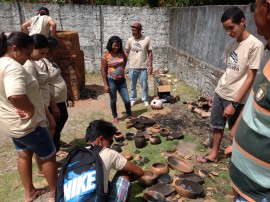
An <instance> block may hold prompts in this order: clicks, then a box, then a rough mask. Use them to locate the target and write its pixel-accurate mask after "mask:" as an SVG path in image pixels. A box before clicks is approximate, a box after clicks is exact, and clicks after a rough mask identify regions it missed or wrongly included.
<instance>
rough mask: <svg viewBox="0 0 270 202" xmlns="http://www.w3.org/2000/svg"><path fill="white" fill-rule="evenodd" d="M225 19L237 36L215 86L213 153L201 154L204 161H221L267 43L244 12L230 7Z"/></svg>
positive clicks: (228, 30)
mask: <svg viewBox="0 0 270 202" xmlns="http://www.w3.org/2000/svg"><path fill="white" fill-rule="evenodd" d="M221 22H222V25H223V28H224V29H225V31H226V32H227V34H228V35H229V36H230V37H232V38H234V39H235V40H232V41H230V42H229V44H228V46H227V48H226V55H225V56H226V58H225V60H226V64H227V68H226V71H225V73H224V74H223V76H222V77H221V78H220V80H219V82H218V85H217V87H216V89H215V96H214V99H213V103H212V112H211V118H210V127H211V129H213V130H214V135H213V149H212V152H211V154H209V155H205V156H203V157H200V156H199V157H197V161H198V162H200V163H207V162H217V161H218V153H219V146H220V143H221V140H222V137H223V133H224V127H225V124H226V121H227V120H228V123H229V128H230V129H232V127H233V125H234V123H235V121H236V120H237V117H238V116H239V114H240V112H241V110H242V108H243V106H244V104H245V102H246V99H247V95H248V92H249V89H250V87H251V86H252V83H253V81H254V78H255V76H256V73H257V70H258V69H259V66H260V61H261V58H262V55H263V44H262V42H261V41H259V40H258V39H257V38H255V37H254V36H253V35H252V34H250V33H249V32H248V30H247V29H246V18H245V15H244V12H243V11H242V10H241V9H239V8H238V7H235V6H233V7H229V8H228V9H227V10H226V11H225V12H224V13H223V15H222V17H221Z"/></svg>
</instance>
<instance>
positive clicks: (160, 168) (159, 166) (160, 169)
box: [151, 162, 169, 176]
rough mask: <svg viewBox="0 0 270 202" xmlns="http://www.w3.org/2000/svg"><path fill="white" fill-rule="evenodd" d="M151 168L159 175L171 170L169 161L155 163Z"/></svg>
mask: <svg viewBox="0 0 270 202" xmlns="http://www.w3.org/2000/svg"><path fill="white" fill-rule="evenodd" d="M151 170H152V171H153V172H154V173H155V174H156V175H157V176H159V175H160V174H162V173H168V172H169V168H168V165H167V163H159V162H157V163H154V164H153V165H152V167H151Z"/></svg>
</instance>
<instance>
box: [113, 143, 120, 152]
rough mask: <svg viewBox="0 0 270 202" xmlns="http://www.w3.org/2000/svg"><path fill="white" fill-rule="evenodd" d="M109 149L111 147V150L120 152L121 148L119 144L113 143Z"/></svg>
mask: <svg viewBox="0 0 270 202" xmlns="http://www.w3.org/2000/svg"><path fill="white" fill-rule="evenodd" d="M111 149H113V150H115V151H117V152H121V151H122V149H121V147H120V145H119V144H113V145H112V147H111Z"/></svg>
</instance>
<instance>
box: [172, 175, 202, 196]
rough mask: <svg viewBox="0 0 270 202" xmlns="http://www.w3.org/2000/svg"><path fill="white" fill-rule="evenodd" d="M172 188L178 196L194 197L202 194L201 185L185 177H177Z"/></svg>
mask: <svg viewBox="0 0 270 202" xmlns="http://www.w3.org/2000/svg"><path fill="white" fill-rule="evenodd" d="M174 188H175V190H176V191H177V193H178V194H179V195H180V196H183V197H186V198H191V199H196V198H198V197H201V196H202V195H203V192H204V189H203V186H202V185H201V184H199V183H197V182H193V181H190V180H187V179H177V180H175V182H174Z"/></svg>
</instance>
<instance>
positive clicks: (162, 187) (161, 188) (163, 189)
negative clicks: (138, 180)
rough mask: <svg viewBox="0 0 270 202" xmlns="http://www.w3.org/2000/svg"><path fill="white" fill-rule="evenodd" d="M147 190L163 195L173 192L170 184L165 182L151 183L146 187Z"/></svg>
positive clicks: (173, 189)
mask: <svg viewBox="0 0 270 202" xmlns="http://www.w3.org/2000/svg"><path fill="white" fill-rule="evenodd" d="M147 190H148V191H157V192H159V193H161V194H163V195H164V196H165V197H167V196H170V195H171V194H172V193H173V192H175V188H174V187H173V186H172V185H170V184H165V183H157V184H155V185H152V186H151V187H149V188H148V189H147Z"/></svg>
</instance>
